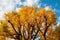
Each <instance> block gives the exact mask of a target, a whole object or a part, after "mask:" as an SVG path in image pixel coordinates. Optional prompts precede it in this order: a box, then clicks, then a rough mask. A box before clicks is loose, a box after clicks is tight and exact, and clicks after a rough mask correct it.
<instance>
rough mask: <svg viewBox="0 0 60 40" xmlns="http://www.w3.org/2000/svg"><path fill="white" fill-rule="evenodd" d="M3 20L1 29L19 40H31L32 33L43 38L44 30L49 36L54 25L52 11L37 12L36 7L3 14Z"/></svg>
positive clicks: (54, 18)
mask: <svg viewBox="0 0 60 40" xmlns="http://www.w3.org/2000/svg"><path fill="white" fill-rule="evenodd" d="M5 19H6V20H4V21H3V22H2V25H3V26H2V27H3V28H6V29H7V30H6V29H4V31H5V32H7V33H10V34H11V35H12V36H13V37H15V38H16V39H21V40H24V39H29V40H31V39H33V37H34V36H33V33H35V36H39V37H40V36H41V37H44V32H45V30H46V29H47V30H48V31H47V30H46V33H48V34H50V33H51V31H52V25H54V24H56V14H55V13H54V12H53V11H52V10H49V9H48V10H45V9H44V8H41V9H40V10H37V7H36V6H35V7H22V8H21V9H19V10H18V12H15V11H12V12H8V13H6V14H5ZM47 27H48V28H47ZM40 29H41V30H40ZM40 31H41V32H40ZM13 34H15V36H14V35H13ZM41 34H42V35H41ZM9 36H10V35H9ZM17 37H19V38H17ZM42 39H44V38H42Z"/></svg>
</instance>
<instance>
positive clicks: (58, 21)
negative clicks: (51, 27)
mask: <svg viewBox="0 0 60 40" xmlns="http://www.w3.org/2000/svg"><path fill="white" fill-rule="evenodd" d="M59 24H60V16H59V17H58V18H57V26H59Z"/></svg>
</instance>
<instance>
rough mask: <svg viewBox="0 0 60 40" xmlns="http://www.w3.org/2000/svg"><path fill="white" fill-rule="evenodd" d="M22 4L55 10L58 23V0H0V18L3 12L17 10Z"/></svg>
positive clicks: (59, 0)
mask: <svg viewBox="0 0 60 40" xmlns="http://www.w3.org/2000/svg"><path fill="white" fill-rule="evenodd" d="M22 6H38V7H39V8H40V7H43V8H45V9H48V8H52V9H53V10H54V11H55V12H56V15H57V23H58V24H60V0H0V19H4V18H3V15H4V13H5V12H8V11H12V10H17V9H18V8H20V7H22Z"/></svg>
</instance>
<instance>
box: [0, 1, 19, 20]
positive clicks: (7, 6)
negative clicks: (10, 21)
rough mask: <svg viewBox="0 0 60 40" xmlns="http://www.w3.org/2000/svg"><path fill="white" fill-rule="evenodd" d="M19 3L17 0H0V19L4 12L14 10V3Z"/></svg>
mask: <svg viewBox="0 0 60 40" xmlns="http://www.w3.org/2000/svg"><path fill="white" fill-rule="evenodd" d="M18 3H19V0H18V1H17V0H0V19H1V20H2V19H3V15H4V13H5V12H8V11H12V10H14V7H15V5H16V4H18Z"/></svg>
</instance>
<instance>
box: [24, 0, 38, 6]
mask: <svg viewBox="0 0 60 40" xmlns="http://www.w3.org/2000/svg"><path fill="white" fill-rule="evenodd" d="M37 3H38V0H26V1H25V2H23V5H24V6H33V5H34V4H35V5H36V4H37Z"/></svg>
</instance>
